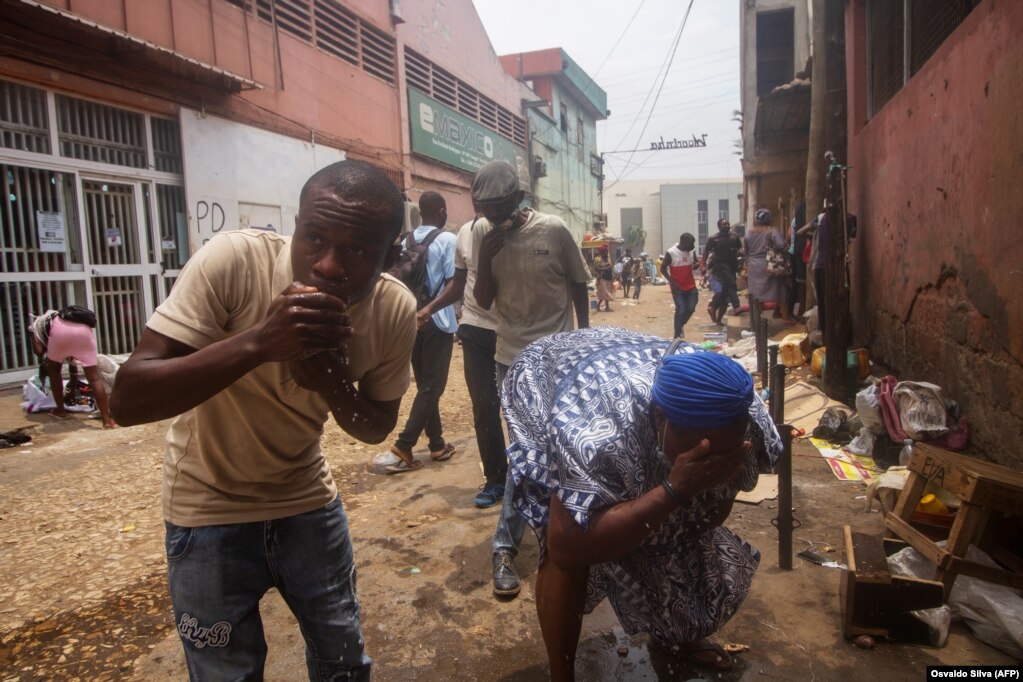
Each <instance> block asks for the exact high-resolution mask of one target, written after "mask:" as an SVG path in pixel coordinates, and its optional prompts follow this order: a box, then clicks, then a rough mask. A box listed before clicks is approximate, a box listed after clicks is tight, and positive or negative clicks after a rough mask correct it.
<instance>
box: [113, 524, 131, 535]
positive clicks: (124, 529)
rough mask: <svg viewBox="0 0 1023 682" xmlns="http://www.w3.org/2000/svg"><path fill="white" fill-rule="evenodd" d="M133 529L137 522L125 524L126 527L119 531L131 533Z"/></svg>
mask: <svg viewBox="0 0 1023 682" xmlns="http://www.w3.org/2000/svg"><path fill="white" fill-rule="evenodd" d="M133 530H135V524H134V523H129V524H128V525H127V526H125V527H124V528H122V529H121V530H119V531H117V532H118V533H130V532H132V531H133Z"/></svg>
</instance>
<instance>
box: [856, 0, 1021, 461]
mask: <svg viewBox="0 0 1023 682" xmlns="http://www.w3.org/2000/svg"><path fill="white" fill-rule="evenodd" d="M864 4H865V3H864V2H863V1H862V0H850V2H849V3H848V4H847V16H846V27H847V29H846V30H847V42H846V44H847V50H848V64H849V86H850V87H849V112H850V114H849V165H850V166H851V169H850V171H849V183H848V199H849V204H850V210H851V211H852V212H853V213H855V214H857V215H858V216H859V226H860V227H859V236H858V237H857V238H856V240H855V241H854V242H853V244H852V246H851V258H852V283H851V284H852V286H851V288H852V313H853V317H854V321H855V327H854V333H855V335H856V337H857V340H859V341H861V342H863V343H865V344H867V345H868V346H869V347H870V348H871V350H872V352H873V354H874V355H875V356H876V357H877V358H878V359H879V360H881V361H882V362H884V363H886V364H888V365H890V366H891V367H892V368H893V370H894V371H895V372H896V373H897V376H899V378H902V379H914V380H922V381H930V382H932V383H936V384H938V385H940V386H942V388H943V389H945V392H946V394H947V396H948V397H949V398H952V399H954V400H956V401H958V402H959V404H960V405H961V406H962V408H963V411H964V413H965V414H966V415H967V418H968V419H969V421H970V425H971V429H972V438H971V446H972V448H974V449H975V451H977V452H979V453H983V454H985V455H987V456H989V457H990V458H992V459H994V460H996V461H999V462H1001V463H1003V464H1007V465H1009V466H1012V467H1013V468H1016V469H1023V451H1021V450H1020V447H1019V446H1020V443H1023V242H1021V240H1020V235H1021V225H1020V222H1021V220H1023V179H1021V177H1020V176H1021V173H1023V106H1021V102H1023V40H1021V38H1020V36H1021V35H1023V3H1021V2H1015V1H1013V0H986V1H985V2H983V3H981V4H980V6H978V7H977V8H976V9H975V10H974V11H973V12H972V13H971V14H970V15H969V16H968V17H967V18H966V20H965V21H964V22H963V23H962V24H961V25H960V26H959V27H958V29H956V31H955V32H954V33H952V35H951V36H950V37H949V38H948V39H947V40H946V41H945V43H944V44H942V46H941V47H940V48H938V50H937V52H935V54H934V55H933V56H932V57H931V58H930V60H929V61H928V62H927V63H926V64H925V65H924V66H923V68H922V69H921V70H920V71H919V72H918V73H916V74H915V75H914V76H913V77H912V78H911V79H910V80H909V81H908V82H907V83H906V85H905V86H904V87H903V88H902V89H901V90H900V91H899V92H898V93H897V94H896V95H895V96H894V97H893V98H892V99H891V100H890V101H889V102H888V103H887V104H886V105H885V106H884V107H883V108H882V109H881V111H879V112H878V113H877V114H876V115H875V116H874V117H873V118H871V119H869V120H867V118H866V111H867V108H866V101H867V96H866V93H867V89H866V81H867V77H866V67H865V61H866V39H865V28H864V26H865V23H864V15H863V11H864Z"/></svg>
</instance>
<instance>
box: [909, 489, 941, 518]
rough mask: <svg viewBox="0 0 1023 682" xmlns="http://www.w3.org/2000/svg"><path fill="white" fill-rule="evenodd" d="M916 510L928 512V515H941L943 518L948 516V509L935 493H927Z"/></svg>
mask: <svg viewBox="0 0 1023 682" xmlns="http://www.w3.org/2000/svg"><path fill="white" fill-rule="evenodd" d="M916 508H917V510H918V511H922V512H927V513H928V514H939V515H942V516H945V515H947V514H948V507H946V506H945V503H944V502H942V501H941V500H939V499H938V496H937V495H935V494H934V493H927V494H926V495H924V496H923V497H921V498H920V502H918V503H917V505H916Z"/></svg>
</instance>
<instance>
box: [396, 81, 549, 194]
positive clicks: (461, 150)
mask: <svg viewBox="0 0 1023 682" xmlns="http://www.w3.org/2000/svg"><path fill="white" fill-rule="evenodd" d="M408 108H409V125H410V127H411V128H412V151H413V152H415V153H416V154H422V155H423V156H428V157H430V158H431V159H436V160H437V161H441V162H443V163H446V164H448V165H449V166H454V167H455V168H461V169H462V170H466V171H469V172H470V173H475V172H476V171H478V170H479V169H480V167H481V166H482V165H483V164H485V163H488V162H490V161H495V160H497V159H502V160H504V161H507V162H508V163H510V164H511V165H513V166H515V168H516V169H518V172H519V182H520V183H522V185H523V186H524V187H528V186H529V171H528V168H529V166H528V164H527V163H526V150H525V149H523V148H522V147H519V146H518V145H515V144H512V143H511V142H510V141H509V140H508V139H506V138H505V137H503V136H501V135H498V134H497V133H495V132H494V131H493V130H490V129H489V128H485V127H484V126H482V125H480V124H479V123H477V122H476V121H473V120H472V119H471V118H468V117H466V116H463V115H462V114H460V113H458V112H457V111H455V110H454V109H451V108H449V107H446V106H444V105H443V104H441V103H440V102H438V101H437V100H435V99H433V98H431V97H427V96H426V95H424V94H423V93H422V92H420V91H419V90H416V89H415V88H411V87H410V88H409V89H408Z"/></svg>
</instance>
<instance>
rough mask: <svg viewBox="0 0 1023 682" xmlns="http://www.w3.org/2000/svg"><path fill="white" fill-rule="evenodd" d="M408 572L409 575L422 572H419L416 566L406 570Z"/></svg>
mask: <svg viewBox="0 0 1023 682" xmlns="http://www.w3.org/2000/svg"><path fill="white" fill-rule="evenodd" d="M408 572H409V574H410V575H417V574H419V573H422V571H420V570H419V567H418V566H413V567H412V568H410V569H409V570H408Z"/></svg>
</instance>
